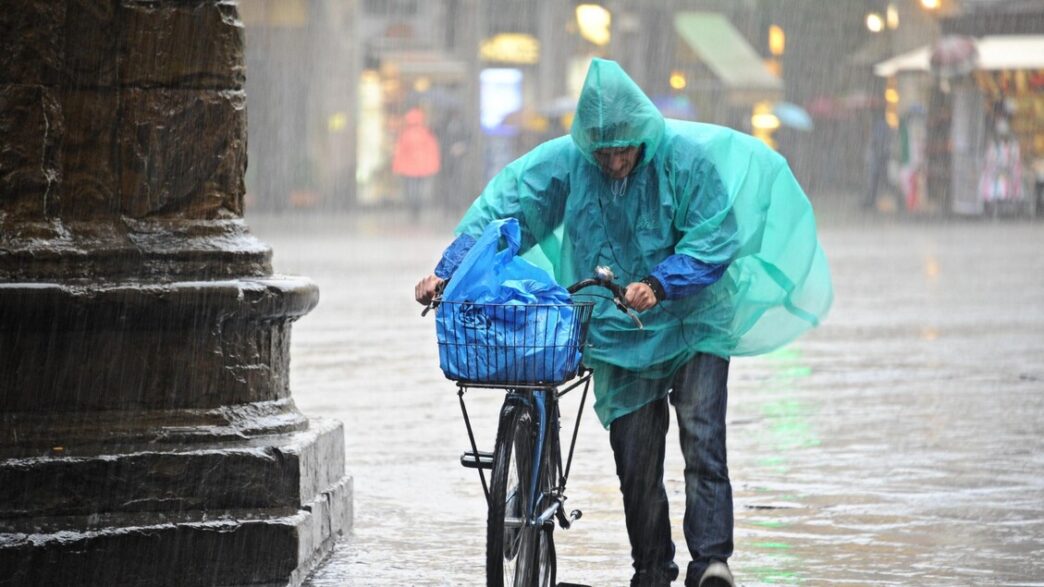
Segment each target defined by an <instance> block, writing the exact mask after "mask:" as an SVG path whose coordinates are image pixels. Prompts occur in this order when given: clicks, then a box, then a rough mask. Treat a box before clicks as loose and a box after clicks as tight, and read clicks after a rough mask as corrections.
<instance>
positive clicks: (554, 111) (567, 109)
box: [540, 96, 576, 118]
mask: <svg viewBox="0 0 1044 587" xmlns="http://www.w3.org/2000/svg"><path fill="white" fill-rule="evenodd" d="M575 111H576V98H573V97H572V96H559V97H557V98H555V99H554V100H551V101H550V102H548V103H546V104H544V106H543V107H542V108H540V113H541V114H543V115H544V116H549V117H551V118H558V117H559V116H565V115H566V114H572V113H573V112H575Z"/></svg>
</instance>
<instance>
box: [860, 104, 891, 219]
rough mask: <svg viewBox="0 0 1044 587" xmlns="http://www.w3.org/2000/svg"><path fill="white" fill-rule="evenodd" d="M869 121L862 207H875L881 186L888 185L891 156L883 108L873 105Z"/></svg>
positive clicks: (889, 138)
mask: <svg viewBox="0 0 1044 587" xmlns="http://www.w3.org/2000/svg"><path fill="white" fill-rule="evenodd" d="M872 116H873V119H872V120H871V121H870V142H869V144H867V151H866V167H867V182H866V183H867V185H866V193H865V195H864V197H863V207H864V208H867V209H874V208H876V207H877V195H878V193H879V192H880V191H881V184H885V185H887V183H888V161H889V159H890V158H891V156H892V129H891V127H889V126H888V121H887V120H886V119H885V111H884V107H882V106H880V105H875V106H874V109H873V113H872Z"/></svg>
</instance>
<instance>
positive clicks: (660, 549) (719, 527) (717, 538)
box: [609, 354, 733, 585]
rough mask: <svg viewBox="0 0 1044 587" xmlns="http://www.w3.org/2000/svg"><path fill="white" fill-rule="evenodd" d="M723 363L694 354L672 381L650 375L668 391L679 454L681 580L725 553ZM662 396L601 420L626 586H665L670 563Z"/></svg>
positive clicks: (728, 504)
mask: <svg viewBox="0 0 1044 587" xmlns="http://www.w3.org/2000/svg"><path fill="white" fill-rule="evenodd" d="M728 376H729V362H728V360H726V359H722V358H720V357H716V356H714V355H706V354H698V355H696V356H695V357H693V358H692V359H691V360H690V361H689V362H688V363H686V364H685V365H683V366H682V367H681V369H679V371H678V373H677V375H675V377H674V379H673V380H672V381H666V380H663V381H658V382H657V381H651V382H649V383H648V384H649V385H662V386H665V387H667V388H669V389H670V390H671V393H670V403H672V404H674V409H675V412H676V413H677V417H678V426H679V429H680V431H681V432H680V435H681V448H682V455H683V456H684V457H685V520H684V525H683V528H684V531H685V542H686V545H687V546H688V548H689V554H690V555H691V556H692V562H690V563H689V567H688V572H687V578H688V581H687V583H690V584H692V585H695V584H696V582H697V581H699V578H700V576H701V575H702V574H703V571H704V570H705V569H706V568H707V565H708V564H710V562H711V561H712V560H720V561H722V562H725V561H727V560H728V558H729V556H731V555H732V527H733V519H732V485H731V483H730V482H729V470H728V466H727V464H726V457H725V406H726V403H727V401H728V391H727V387H728V386H727V382H728ZM667 402H668V399H667V397H663V398H661V399H659V400H657V401H654V402H652V403H650V404H647V405H645V406H643V407H642V408H640V409H638V410H637V411H634V412H631V413H630V414H627V415H625V416H621V417H620V418H617V419H616V420H613V422H612V423H611V424H610V425H609V442H610V443H611V445H612V447H613V456H614V458H615V460H616V474H617V475H618V476H619V477H620V491H621V492H622V493H623V500H624V516H625V518H626V521H627V535H628V538H630V541H631V558H632V559H633V560H634V568H635V579H634V584H642V585H645V584H649V585H657V584H667V583H669V582H670V581H672V580H673V579H674V578H676V577H677V576H678V567H677V566H676V565H675V564H674V542H672V541H671V527H670V517H669V515H668V511H667V492H666V490H665V489H664V485H663V457H664V449H665V445H666V438H667V429H668V427H669V425H670V414H669V413H668V406H667Z"/></svg>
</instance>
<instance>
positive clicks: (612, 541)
mask: <svg viewBox="0 0 1044 587" xmlns="http://www.w3.org/2000/svg"><path fill="white" fill-rule="evenodd" d="M249 222H250V224H251V226H252V227H253V229H254V232H255V233H256V234H257V235H258V236H259V237H260V238H261V239H262V240H264V241H265V242H267V243H268V244H270V245H271V246H272V247H273V249H274V251H275V266H276V269H277V271H278V272H282V273H291V274H299V275H305V276H308V277H310V278H311V279H313V280H315V281H316V282H317V283H318V284H319V287H320V291H321V296H322V299H321V302H320V304H319V306H318V308H316V310H315V311H313V312H312V313H311V314H310V315H308V316H306V317H305V318H304V319H302V320H301V321H300V322H298V323H297V324H296V325H295V327H294V334H293V350H292V353H293V354H292V357H293V360H292V369H291V381H292V386H293V390H294V397H295V398H296V401H297V404H298V406H299V407H300V408H301V410H302V411H304V412H305V413H306V414H309V415H316V416H319V415H321V416H326V417H334V418H338V419H340V420H341V421H343V422H344V423H345V436H346V442H347V449H348V451H347V453H348V454H347V459H348V469H349V473H350V474H351V475H352V476H353V477H354V482H355V497H354V501H355V512H356V517H355V528H354V530H353V532H352V534H351V535H350V536H348V537H347V538H346V539H345V540H343V541H342V542H341V543H340V544H339V545H338V547H337V548H336V550H335V551H334V553H333V554H332V555H331V557H330V558H329V559H328V560H327V561H326V563H325V564H324V565H323V566H322V567H321V568H319V569H318V571H317V572H316V573H315V574H314V575H313V576H312V577H311V578H310V579H309V581H308V583H307V584H308V585H312V586H314V587H320V586H334V585H336V586H343V585H359V586H362V585H367V586H368V585H478V584H482V583H483V582H484V580H483V568H482V565H483V561H484V544H483V542H484V538H485V530H484V525H485V511H484V502H483V498H482V488H481V486H480V484H479V481H478V478H477V475H476V473H475V471H472V470H467V469H463V468H461V467H460V465H459V464H458V458H459V456H460V453H461V451H462V450H463V449H464V447H465V445H466V444H467V435H466V432H465V429H464V425H463V423H462V421H461V418H460V410H459V407H458V403H457V398H456V394H455V392H456V388H455V386H454V385H453V384H452V383H451V382H449V381H447V380H446V379H444V378H443V377H442V374H441V372H440V371H439V369H438V364H437V352H436V347H435V340H434V327H433V322H432V319H431V317H430V316H429V317H428V318H426V319H422V318H421V317H420V316H419V306H417V305H416V303H415V302H414V301H413V300H412V291H413V285H414V283H415V282H416V281H417V279H419V278H420V277H421V276H422V275H424V274H425V273H426V272H428V271H430V269H431V267H432V266H433V264H434V262H435V261H436V260H437V257H438V254H439V253H440V252H441V249H442V247H443V246H445V244H446V243H447V240H448V237H449V234H450V228H449V225H448V224H446V225H445V226H441V225H439V226H436V225H435V224H434V223H433V224H431V225H426V226H410V225H407V224H404V223H401V222H397V221H396V218H395V217H394V216H384V217H380V218H378V217H368V218H366V217H364V218H349V217H347V216H341V217H338V216H325V217H321V218H319V217H298V218H296V219H275V218H271V217H265V216H254V217H251V218H249ZM821 224H822V225H823V227H822V233H821V235H822V242H823V245H824V248H825V250H826V251H827V255H828V257H829V258H830V261H831V266H832V270H833V272H834V279H835V287H836V301H835V305H834V308H833V310H832V312H831V314H830V316H829V317H828V320H827V322H826V323H825V325H824V326H822V327H821V328H819V329H818V330H815V331H813V332H812V333H810V334H808V335H806V336H805V337H803V338H801V339H799V340H798V341H797V342H796V343H794V344H792V345H790V346H788V347H786V348H784V349H782V350H780V351H778V352H776V353H773V354H771V355H767V356H763V357H756V358H741V359H735V360H734V361H733V363H732V368H731V378H730V400H729V416H728V422H729V439H728V446H729V460H730V471H731V476H732V480H733V487H734V493H735V507H736V512H735V516H736V554H735V556H734V557H733V558H732V560H731V561H730V563H731V566H732V567H733V570H734V572H735V574H736V578H737V580H738V582H739V583H740V584H742V585H746V586H763V585H921V586H924V585H940V586H944V585H945V586H957V585H1044V557H1042V554H1044V224H1041V223H1036V224H1034V223H1030V222H1021V221H1013V222H981V223H980V222H957V223H953V224H943V223H916V222H909V223H899V222H890V221H881V220H875V221H872V222H861V221H859V220H858V219H855V220H854V219H852V218H847V219H845V218H842V219H838V220H837V221H835V222H830V221H829V219H828V220H826V221H822V222H821ZM577 400H578V398H577V397H575V396H571V397H570V398H566V400H564V402H563V413H564V414H566V415H568V414H569V413H570V412H572V413H574V414H575V412H576V401H577ZM468 401H469V411H470V412H471V414H472V418H473V421H474V423H475V424H476V427H477V434H478V438H479V441H480V447H479V448H480V449H486V450H489V449H492V443H493V436H494V434H495V428H494V427H495V415H496V411H497V408H498V406H499V402H500V396H499V394H498V393H497V392H492V391H483V392H472V393H470V394H469V398H468ZM586 411H587V413H585V414H584V422H583V423H582V426H581V432H580V438H579V440H578V444H577V454H576V459H575V462H574V465H573V469H574V470H573V473H572V475H571V477H570V480H569V492H568V495H569V497H570V500H569V502H568V504H567V507H570V508H580V509H582V510H583V511H584V517H583V519H582V520H580V521H579V522H578V523H577V524H576V525H575V526H574V528H573V529H571V530H568V531H558V532H556V542H557V547H558V556H559V580H563V581H572V582H578V583H587V584H590V585H599V586H601V585H624V584H626V583H627V581H628V579H629V577H630V568H629V563H630V561H629V555H628V553H629V547H628V545H627V537H626V533H625V530H624V526H623V515H622V505H621V502H620V498H619V491H618V489H617V480H616V477H615V474H614V468H613V461H612V455H611V452H610V450H609V442H608V434H607V433H606V432H605V431H604V430H603V429H602V428H601V427H600V426H599V424H598V422H597V420H596V419H595V417H594V413H593V412H592V411H591V408H590V403H588V406H587V408H586ZM568 419H569V420H571V417H569V418H568ZM564 424H565V425H566V426H568V425H569V424H570V422H568V421H567V422H564ZM671 438H672V440H671V442H672V444H669V445H668V448H669V450H668V457H667V460H668V462H667V471H668V480H669V481H668V493H669V495H670V499H671V514H672V518H673V527H674V532H675V541H676V544H677V545H678V546H679V555H678V558H677V562H678V563H679V565H680V566H682V568H683V569H684V565H685V563H686V562H687V557H686V556H685V554H686V553H685V550H684V540H683V539H682V536H681V515H682V507H683V505H684V493H683V490H684V488H683V484H682V474H681V472H682V463H681V455H680V451H679V449H678V448H677V445H676V442H677V441H676V432H675V430H674V429H673V428H672V431H671ZM483 443H484V444H485V445H486V446H485V447H483V446H482V444H483ZM681 582H682V578H679V580H678V582H677V583H676V584H679V585H680V584H681Z"/></svg>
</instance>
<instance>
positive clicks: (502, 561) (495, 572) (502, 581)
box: [486, 398, 554, 587]
mask: <svg viewBox="0 0 1044 587" xmlns="http://www.w3.org/2000/svg"><path fill="white" fill-rule="evenodd" d="M536 434H537V426H536V424H535V423H534V421H533V417H532V414H531V410H530V408H529V406H528V405H526V404H525V402H523V401H520V400H518V401H515V400H512V399H510V398H509V400H508V401H507V402H505V403H504V407H503V408H502V409H501V413H500V427H499V429H498V430H497V442H496V446H495V447H494V449H493V475H492V481H491V484H490V492H489V493H490V503H489V516H488V518H487V521H486V584H487V585H489V587H533V586H534V585H548V584H553V583H550V582H549V579H550V578H551V577H553V576H554V570H553V568H554V562H553V561H554V545H553V542H551V536H550V533H547V534H546V535H545V536H544V537H542V536H541V534H543V533H542V532H541V528H538V527H535V526H533V525H532V524H530V523H528V519H529V513H530V512H531V511H532V510H533V508H532V507H531V505H530V502H531V499H532V496H531V495H530V487H531V485H530V483H531V479H532V478H533V475H534V474H535V473H536V472H535V471H534V467H533V462H534V461H533V456H534V455H533V452H534V446H535V440H536ZM542 538H543V539H542ZM549 560H550V562H549ZM548 565H550V567H549V566H548ZM549 570H550V572H548V571H549Z"/></svg>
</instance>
